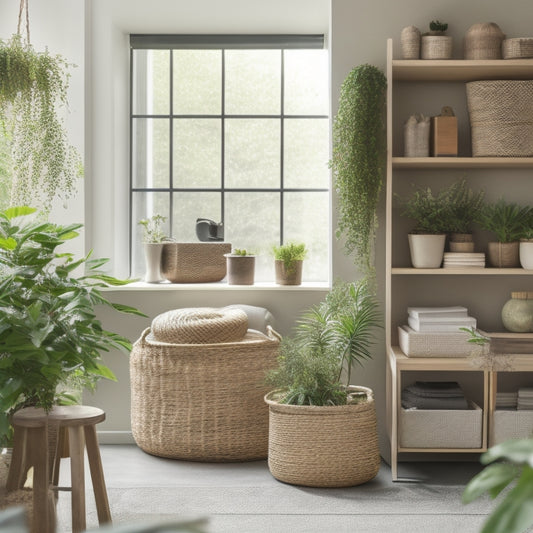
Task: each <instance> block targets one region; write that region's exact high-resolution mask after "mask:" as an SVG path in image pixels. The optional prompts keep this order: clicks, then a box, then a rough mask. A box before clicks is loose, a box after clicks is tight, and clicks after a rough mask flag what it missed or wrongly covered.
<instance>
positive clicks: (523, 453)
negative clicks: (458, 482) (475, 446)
mask: <svg viewBox="0 0 533 533" xmlns="http://www.w3.org/2000/svg"><path fill="white" fill-rule="evenodd" d="M481 462H482V463H483V464H484V465H487V466H486V467H485V468H484V469H483V470H482V471H481V472H480V473H479V474H478V475H476V476H475V477H474V478H472V480H471V481H470V482H469V483H468V485H467V486H466V488H465V490H464V492H463V503H470V502H472V501H474V500H476V499H477V498H479V497H480V496H481V495H483V494H485V493H488V494H489V495H490V496H491V498H493V499H494V498H496V497H497V496H498V495H500V494H502V492H503V491H504V489H507V490H505V496H504V497H503V500H502V501H501V502H500V503H499V505H498V506H497V507H496V508H495V509H494V510H493V512H492V513H491V514H490V516H489V518H488V519H487V521H486V522H485V523H484V524H483V528H482V530H481V533H522V532H523V531H526V530H527V531H529V528H530V527H531V526H532V525H533V439H519V440H509V441H506V442H502V443H501V444H498V445H496V446H493V447H492V448H490V449H489V450H488V451H487V452H486V453H484V454H483V455H482V456H481ZM513 484H514V486H512V485H513ZM511 487H512V488H511Z"/></svg>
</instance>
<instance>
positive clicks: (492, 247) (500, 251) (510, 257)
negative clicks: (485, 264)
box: [487, 242, 520, 268]
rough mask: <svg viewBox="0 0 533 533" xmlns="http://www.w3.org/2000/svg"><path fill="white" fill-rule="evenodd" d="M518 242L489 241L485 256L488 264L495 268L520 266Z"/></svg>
mask: <svg viewBox="0 0 533 533" xmlns="http://www.w3.org/2000/svg"><path fill="white" fill-rule="evenodd" d="M519 250H520V243H519V242H489V243H488V244H487V256H488V259H489V264H490V265H491V266H493V267H496V268H517V267H519V266H520V255H519Z"/></svg>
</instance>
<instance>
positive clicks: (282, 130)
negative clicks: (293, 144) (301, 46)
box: [279, 50, 285, 245]
mask: <svg viewBox="0 0 533 533" xmlns="http://www.w3.org/2000/svg"><path fill="white" fill-rule="evenodd" d="M280 54H281V62H280V68H281V76H280V79H281V87H280V90H281V94H280V111H281V116H280V150H279V159H280V162H279V171H280V176H279V179H280V182H279V183H280V189H281V191H280V195H279V241H280V242H279V243H280V245H281V244H283V241H284V233H285V227H284V224H283V215H284V213H283V211H284V200H285V196H284V194H283V186H284V164H283V160H284V157H283V153H284V138H285V121H284V113H285V84H284V79H285V78H284V59H285V51H284V50H280Z"/></svg>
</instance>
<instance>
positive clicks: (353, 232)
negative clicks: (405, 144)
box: [330, 65, 387, 277]
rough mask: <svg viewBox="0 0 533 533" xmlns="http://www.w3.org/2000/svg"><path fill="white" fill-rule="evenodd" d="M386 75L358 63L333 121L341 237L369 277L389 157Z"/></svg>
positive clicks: (338, 236)
mask: <svg viewBox="0 0 533 533" xmlns="http://www.w3.org/2000/svg"><path fill="white" fill-rule="evenodd" d="M386 88H387V80H386V78H385V76H384V74H383V73H382V72H381V71H380V70H379V69H377V68H376V67H373V66H371V65H361V66H358V67H356V68H354V69H353V70H352V71H351V72H350V73H349V74H348V76H347V77H346V79H345V80H344V82H343V84H342V86H341V93H340V98H339V110H338V112H337V115H336V117H335V120H334V122H333V152H332V158H331V161H330V167H331V168H332V170H333V175H334V179H335V189H336V192H337V196H338V211H339V217H338V229H337V238H340V237H341V236H344V238H345V243H344V248H345V251H346V253H347V254H351V253H353V252H355V255H354V261H355V264H356V266H358V267H359V268H360V269H361V271H362V272H363V274H364V275H365V276H370V277H373V276H374V275H375V270H374V255H373V252H374V243H375V238H376V230H377V226H378V220H377V214H376V210H377V205H378V201H379V194H380V191H381V188H382V185H383V177H384V171H385V162H386V140H385V121H384V110H385V93H386Z"/></svg>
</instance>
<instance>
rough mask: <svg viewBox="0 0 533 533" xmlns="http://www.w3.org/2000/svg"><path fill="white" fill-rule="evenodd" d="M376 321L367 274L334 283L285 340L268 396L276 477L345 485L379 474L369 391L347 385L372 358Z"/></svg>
mask: <svg viewBox="0 0 533 533" xmlns="http://www.w3.org/2000/svg"><path fill="white" fill-rule="evenodd" d="M378 327H381V315H380V313H379V311H378V309H377V302H376V299H375V297H374V295H373V294H372V292H371V290H370V289H369V281H368V280H362V281H360V282H357V283H337V284H335V286H334V287H333V289H332V291H331V292H330V293H329V294H328V295H327V296H326V298H325V300H324V301H323V302H322V303H321V304H319V305H318V306H316V307H314V308H312V309H311V310H309V311H308V312H307V313H305V314H304V315H303V317H302V318H301V320H299V322H298V323H297V326H296V328H295V330H294V335H293V336H292V337H290V338H284V339H282V342H281V350H280V356H279V366H278V368H277V369H276V370H274V371H272V372H271V373H270V374H269V375H268V383H269V384H270V385H272V386H273V387H274V388H275V390H273V391H272V392H271V393H270V394H268V395H267V396H266V398H265V400H266V401H267V403H268V404H269V408H270V412H271V429H270V431H271V439H270V447H269V467H270V469H271V472H272V474H273V475H274V477H276V478H277V479H280V480H281V481H286V482H289V483H296V484H301V485H309V486H348V485H356V484H359V483H364V482H365V481H368V480H370V479H372V478H373V477H374V476H375V475H376V473H377V470H378V468H379V450H378V448H377V433H376V428H375V410H374V402H373V397H372V391H371V390H370V389H367V388H364V387H354V386H350V385H349V384H350V381H351V373H352V367H353V366H354V365H355V364H363V362H364V361H365V360H367V359H370V357H371V353H370V350H369V348H370V346H371V344H372V343H373V341H374V330H375V328H378ZM287 431H289V432H290V434H287V433H286V432H287ZM278 434H279V435H282V434H283V435H285V436H286V438H280V439H278V438H277V437H276V435H278ZM346 442H350V446H349V451H348V452H347V451H346ZM340 449H341V450H340ZM342 449H343V450H342ZM307 454H309V455H307ZM361 461H363V462H364V463H365V464H366V466H365V467H363V468H361V465H360V462H361Z"/></svg>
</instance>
